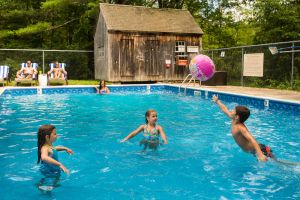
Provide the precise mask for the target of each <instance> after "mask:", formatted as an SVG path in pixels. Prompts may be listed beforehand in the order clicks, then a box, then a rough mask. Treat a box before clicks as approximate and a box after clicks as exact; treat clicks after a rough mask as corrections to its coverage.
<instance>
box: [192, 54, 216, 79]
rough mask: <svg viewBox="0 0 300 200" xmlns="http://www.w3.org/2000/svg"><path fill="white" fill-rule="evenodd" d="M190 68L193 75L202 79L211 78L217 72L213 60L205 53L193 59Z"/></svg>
mask: <svg viewBox="0 0 300 200" xmlns="http://www.w3.org/2000/svg"><path fill="white" fill-rule="evenodd" d="M189 69H190V73H191V74H192V76H193V77H195V78H197V79H198V80H200V81H206V80H208V79H210V78H211V77H212V76H213V75H214V73H215V65H214V63H213V61H212V60H211V59H210V58H209V57H208V56H206V55H203V54H200V55H197V56H195V57H194V58H193V59H192V60H191V62H190V66H189Z"/></svg>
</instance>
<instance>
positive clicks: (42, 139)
mask: <svg viewBox="0 0 300 200" xmlns="http://www.w3.org/2000/svg"><path fill="white" fill-rule="evenodd" d="M54 129H55V126H53V125H50V124H46V125H42V126H41V127H40V128H39V130H38V133H37V136H38V141H37V146H38V161H37V163H40V161H41V149H42V146H43V145H44V144H45V143H46V135H48V136H49V137H50V135H51V133H52V131H53V130H54Z"/></svg>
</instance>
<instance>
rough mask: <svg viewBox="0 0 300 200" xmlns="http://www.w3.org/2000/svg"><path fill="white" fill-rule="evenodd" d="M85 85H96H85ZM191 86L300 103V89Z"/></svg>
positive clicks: (1, 88)
mask: <svg viewBox="0 0 300 200" xmlns="http://www.w3.org/2000/svg"><path fill="white" fill-rule="evenodd" d="M162 84H164V83H162ZM171 85H176V86H180V84H171ZM76 86H78V87H81V86H82V85H69V86H64V87H76ZM85 86H87V87H88V86H90V87H95V86H96V85H85ZM50 87H51V86H50ZM189 87H192V88H197V89H204V90H211V91H216V92H226V93H234V94H242V95H249V96H255V97H263V98H273V99H279V100H287V101H295V102H298V103H300V92H299V91H292V90H278V89H267V88H252V87H242V86H205V85H201V86H200V85H199V84H195V85H194V84H190V85H189ZM4 88H13V87H10V86H8V87H0V94H2V92H3V90H4ZM18 88H28V87H18Z"/></svg>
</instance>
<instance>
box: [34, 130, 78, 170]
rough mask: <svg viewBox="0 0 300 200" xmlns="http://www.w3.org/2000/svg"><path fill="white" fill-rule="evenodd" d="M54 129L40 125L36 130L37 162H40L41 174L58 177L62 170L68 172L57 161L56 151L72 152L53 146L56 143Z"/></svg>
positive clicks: (71, 152)
mask: <svg viewBox="0 0 300 200" xmlns="http://www.w3.org/2000/svg"><path fill="white" fill-rule="evenodd" d="M56 139H57V134H56V128H55V126H53V125H42V126H41V127H40V128H39V130H38V144H37V146H38V161H37V163H40V161H42V162H41V172H42V173H43V174H44V175H46V176H48V175H55V174H56V175H59V174H60V171H61V170H62V171H63V172H65V173H69V170H68V169H67V168H66V167H65V166H64V165H63V164H62V163H60V162H59V161H58V155H57V151H66V152H67V153H68V154H73V151H72V150H71V149H69V148H67V147H63V146H56V147H55V146H53V145H52V144H53V143H54V142H55V141H56Z"/></svg>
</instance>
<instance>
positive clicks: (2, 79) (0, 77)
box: [0, 65, 9, 86]
mask: <svg viewBox="0 0 300 200" xmlns="http://www.w3.org/2000/svg"><path fill="white" fill-rule="evenodd" d="M8 73H9V66H7V65H1V66H0V83H1V84H2V85H3V86H4V84H6V86H7V85H8Z"/></svg>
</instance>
